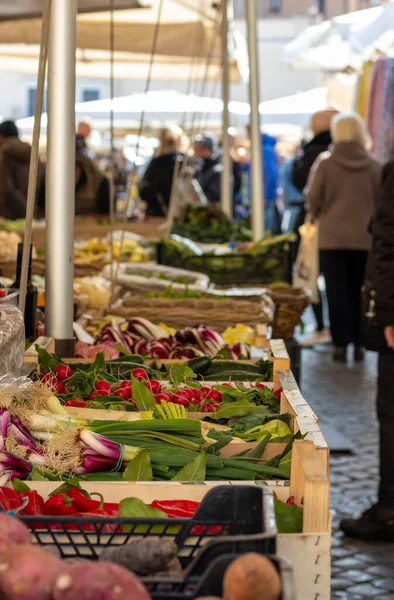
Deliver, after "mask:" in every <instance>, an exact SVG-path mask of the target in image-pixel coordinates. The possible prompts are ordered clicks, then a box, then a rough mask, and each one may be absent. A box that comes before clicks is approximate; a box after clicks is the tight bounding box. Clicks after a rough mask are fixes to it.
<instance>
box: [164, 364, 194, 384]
mask: <svg viewBox="0 0 394 600" xmlns="http://www.w3.org/2000/svg"><path fill="white" fill-rule="evenodd" d="M196 378H197V375H196V373H195V372H194V371H193V370H192V369H191V368H190V367H188V366H187V365H186V364H179V365H173V366H172V367H171V369H170V379H171V381H172V382H173V383H174V384H175V385H176V384H178V383H182V382H183V381H186V380H187V379H188V380H190V379H196Z"/></svg>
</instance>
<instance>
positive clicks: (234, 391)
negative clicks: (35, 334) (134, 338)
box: [38, 348, 281, 419]
mask: <svg viewBox="0 0 394 600" xmlns="http://www.w3.org/2000/svg"><path fill="white" fill-rule="evenodd" d="M38 354H39V364H40V373H41V375H40V377H41V381H42V382H43V383H47V384H49V385H50V386H51V387H52V388H53V390H54V392H55V393H56V394H57V396H58V398H59V399H60V400H61V401H62V403H64V404H65V405H66V406H67V407H78V408H93V409H103V408H104V409H108V410H126V411H130V412H133V411H134V412H135V411H141V412H142V411H146V410H153V411H159V413H160V414H159V416H163V414H162V412H161V411H160V405H162V407H163V406H164V405H166V404H174V405H179V406H181V407H184V408H185V409H187V411H189V412H207V413H216V412H217V411H219V409H220V411H219V412H218V414H219V415H220V414H221V413H223V412H226V414H229V416H231V415H232V416H239V415H242V414H247V412H248V411H249V410H254V409H255V408H256V406H265V407H266V409H267V410H268V411H272V412H273V413H274V414H276V413H277V412H278V411H279V400H280V393H281V390H277V391H275V392H272V391H271V390H270V389H269V388H268V387H266V386H265V385H264V384H263V383H262V381H267V380H270V379H272V363H270V362H269V361H263V360H262V361H259V362H258V363H256V364H248V363H240V362H238V363H236V364H235V368H234V367H233V363H232V362H229V361H212V360H211V359H209V358H207V357H202V358H197V359H193V360H191V361H189V362H188V363H180V364H174V365H168V366H163V367H161V369H157V368H155V366H154V365H153V366H148V365H145V366H143V365H142V364H138V362H137V361H135V359H134V357H132V356H130V357H125V358H124V359H114V360H112V361H105V359H104V355H103V354H99V355H98V356H97V357H96V359H95V361H94V362H93V363H90V364H81V365H80V366H79V367H78V365H73V366H74V371H73V370H72V369H71V367H70V366H69V365H66V364H64V363H62V361H61V360H60V359H59V358H58V357H57V356H55V355H53V354H49V353H48V352H46V351H45V350H42V349H40V348H38ZM136 358H137V359H138V358H139V357H136ZM141 362H142V361H141ZM75 367H76V368H75ZM197 379H202V380H203V381H202V382H201V383H200V382H198V381H197ZM248 379H249V380H251V381H253V382H257V383H253V384H252V385H251V386H245V385H243V384H237V385H235V382H236V381H243V382H244V381H247V380H248ZM220 381H223V382H224V384H223V385H220V384H218V383H216V384H213V383H211V382H220ZM237 411H238V412H237ZM242 411H244V412H243V413H242ZM232 413H233V414H232ZM181 416H186V410H185V412H184V414H183V413H181ZM163 418H165V417H164V416H163ZM218 418H219V419H222V418H223V417H221V416H219V417H218Z"/></svg>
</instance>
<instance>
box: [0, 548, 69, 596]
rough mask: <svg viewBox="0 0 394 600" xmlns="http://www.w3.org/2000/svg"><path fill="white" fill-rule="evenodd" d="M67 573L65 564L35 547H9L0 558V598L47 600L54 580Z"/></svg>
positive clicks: (50, 594)
mask: <svg viewBox="0 0 394 600" xmlns="http://www.w3.org/2000/svg"><path fill="white" fill-rule="evenodd" d="M67 571H68V567H67V565H65V564H64V563H62V561H61V560H59V559H58V558H56V557H54V556H51V555H50V554H48V553H47V552H44V551H43V550H41V549H40V548H39V547H38V546H35V545H26V544H25V545H20V546H11V547H10V548H9V549H8V550H7V552H5V553H4V554H3V556H2V557H1V558H0V597H1V599H2V600H51V599H52V588H53V586H54V583H55V581H56V579H57V577H58V576H60V575H61V574H63V573H67Z"/></svg>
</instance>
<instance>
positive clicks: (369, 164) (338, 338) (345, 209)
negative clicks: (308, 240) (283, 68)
mask: <svg viewBox="0 0 394 600" xmlns="http://www.w3.org/2000/svg"><path fill="white" fill-rule="evenodd" d="M331 134H332V139H333V144H334V145H333V149H332V151H331V152H327V153H324V154H322V155H321V156H320V157H319V159H318V160H317V161H316V162H315V164H314V167H313V169H312V170H311V173H310V178H309V181H308V184H307V188H306V198H307V203H308V208H309V211H310V214H311V216H312V218H313V219H316V220H317V221H318V223H319V247H320V268H321V271H322V273H323V274H324V277H325V280H326V289H327V299H328V308H329V316H330V324H331V335H332V338H333V342H334V345H335V351H334V355H333V358H334V360H335V361H339V362H346V360H347V348H348V346H349V345H350V344H353V345H354V359H355V360H357V361H360V360H362V359H363V357H364V352H363V348H362V341H361V331H360V324H361V287H362V284H363V280H364V274H365V267H366V263H367V258H368V252H369V250H370V246H371V236H370V234H369V233H368V225H369V223H370V221H371V219H372V217H373V214H374V211H375V207H376V202H377V199H378V195H379V190H380V175H381V166H380V164H379V163H378V162H377V161H376V160H375V159H373V158H372V157H371V156H370V154H369V153H368V151H367V147H368V144H369V136H368V134H367V131H366V128H365V124H364V121H363V120H362V119H361V117H359V116H358V115H356V114H352V113H349V114H339V115H337V116H336V117H334V119H333V120H332V124H331Z"/></svg>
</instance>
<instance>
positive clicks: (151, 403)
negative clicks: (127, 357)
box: [131, 376, 156, 412]
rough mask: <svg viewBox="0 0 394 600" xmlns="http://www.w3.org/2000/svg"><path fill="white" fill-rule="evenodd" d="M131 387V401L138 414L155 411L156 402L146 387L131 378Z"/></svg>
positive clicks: (141, 382)
mask: <svg viewBox="0 0 394 600" xmlns="http://www.w3.org/2000/svg"><path fill="white" fill-rule="evenodd" d="M131 381H132V386H133V400H134V402H135V404H136V406H137V408H138V410H139V411H140V412H144V411H146V410H155V408H156V400H155V397H154V395H153V394H152V392H151V391H150V390H148V388H147V387H146V385H145V383H144V382H143V381H139V380H138V379H136V378H135V377H133V376H131Z"/></svg>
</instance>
